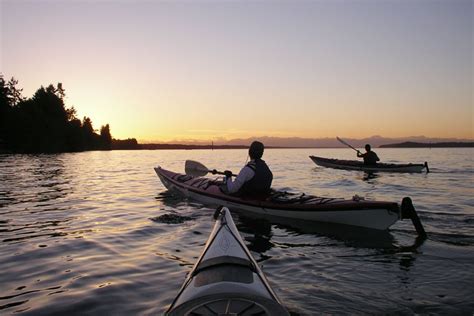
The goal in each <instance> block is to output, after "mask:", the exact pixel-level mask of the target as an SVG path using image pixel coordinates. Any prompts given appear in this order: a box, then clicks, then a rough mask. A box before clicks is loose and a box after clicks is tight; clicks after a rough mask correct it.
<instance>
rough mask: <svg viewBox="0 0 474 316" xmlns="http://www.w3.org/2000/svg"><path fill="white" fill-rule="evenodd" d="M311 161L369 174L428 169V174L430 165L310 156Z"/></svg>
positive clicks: (329, 166)
mask: <svg viewBox="0 0 474 316" xmlns="http://www.w3.org/2000/svg"><path fill="white" fill-rule="evenodd" d="M309 158H311V160H312V161H313V162H314V163H315V164H317V165H319V166H321V167H327V168H334V169H344V170H360V171H368V172H377V171H383V172H407V173H410V172H413V173H419V172H422V171H423V169H425V168H426V170H427V172H428V164H427V163H426V162H425V163H424V164H412V163H409V164H392V163H377V164H375V165H365V164H364V163H363V162H361V161H357V160H342V159H332V158H323V157H317V156H309Z"/></svg>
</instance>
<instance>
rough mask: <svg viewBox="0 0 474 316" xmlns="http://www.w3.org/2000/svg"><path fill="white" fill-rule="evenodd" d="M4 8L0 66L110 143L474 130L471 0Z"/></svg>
mask: <svg viewBox="0 0 474 316" xmlns="http://www.w3.org/2000/svg"><path fill="white" fill-rule="evenodd" d="M0 3H1V4H0V13H1V25H0V47H1V50H0V72H1V73H3V75H4V76H5V77H6V78H10V77H12V76H13V77H15V78H16V79H18V80H19V87H22V88H23V89H24V90H23V95H24V96H26V97H31V96H32V95H33V94H34V92H35V91H36V90H37V89H38V88H39V87H40V86H41V85H43V86H47V85H49V84H50V83H53V84H55V83H57V82H61V83H62V84H63V87H64V88H65V89H66V95H67V97H66V106H68V107H71V106H74V107H75V108H76V110H77V113H78V116H79V117H80V118H82V117H83V116H88V117H90V118H91V119H92V122H93V124H94V127H95V128H100V126H101V125H105V124H110V128H111V133H112V135H113V137H115V138H122V139H123V138H129V137H134V138H137V139H138V140H139V142H165V141H176V140H201V141H203V140H205V141H206V140H218V139H222V138H224V139H233V138H246V137H259V136H273V137H310V138H318V137H335V136H336V135H339V136H346V137H351V138H363V137H369V136H372V135H383V136H385V137H408V136H414V135H425V136H428V137H444V138H468V139H473V138H474V127H473V122H474V114H473V107H474V106H473V100H474V96H473V73H474V59H473V32H474V31H473V15H474V13H473V1H471V0H442V1H437V0H413V1H408V0H398V1H394V0H381V1H376V0H370V1H369V0H367V1H362V0H345V1H342V0H335V1H329V0H327V1H325V0H319V1H140V0H139V1H131V0H120V1H119V0H116V1H113V0H96V1H93V0H82V1H78V0H71V1H66V0H64V1H60V0H55V1H51V0H49V1H48V0H34V1H25V0H0Z"/></svg>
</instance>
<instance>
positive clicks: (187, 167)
mask: <svg viewBox="0 0 474 316" xmlns="http://www.w3.org/2000/svg"><path fill="white" fill-rule="evenodd" d="M184 172H185V173H186V174H187V175H190V176H193V177H202V176H205V175H206V174H208V173H212V174H222V175H224V174H225V173H224V172H223V171H217V170H216V169H213V170H210V169H208V168H207V167H206V166H204V165H203V164H202V163H200V162H198V161H194V160H186V162H185V164H184ZM232 176H233V177H237V175H236V174H232Z"/></svg>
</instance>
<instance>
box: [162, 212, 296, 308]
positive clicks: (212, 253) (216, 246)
mask: <svg viewBox="0 0 474 316" xmlns="http://www.w3.org/2000/svg"><path fill="white" fill-rule="evenodd" d="M215 217H217V218H216V223H215V225H214V229H213V230H212V232H211V235H210V236H209V238H208V240H207V243H206V246H205V248H204V251H203V252H202V254H201V256H200V257H199V259H198V260H197V262H196V264H195V265H194V267H193V269H192V270H191V272H190V273H189V274H188V276H187V278H186V280H185V282H184V284H183V286H182V287H181V290H180V291H179V293H178V295H177V296H176V298H175V299H174V301H173V303H172V304H171V306H170V307H169V309H168V311H167V312H166V314H167V315H170V316H171V315H195V316H198V315H235V316H237V315H242V316H245V315H248V316H250V315H262V316H264V315H268V316H270V315H289V313H288V312H287V311H286V309H285V308H284V307H283V306H282V304H281V302H280V300H279V299H278V297H277V296H276V294H275V293H274V292H273V290H272V289H271V287H270V285H269V284H268V281H267V280H266V278H265V276H264V275H263V272H262V270H260V268H259V266H258V264H257V262H256V261H255V260H254V259H253V257H252V255H251V254H250V252H249V250H248V249H247V247H246V246H245V244H244V242H243V240H242V238H241V237H240V234H239V232H238V230H237V228H236V227H235V224H234V222H233V220H232V216H231V214H230V211H229V210H228V209H227V208H221V209H220V210H218V211H216V214H215Z"/></svg>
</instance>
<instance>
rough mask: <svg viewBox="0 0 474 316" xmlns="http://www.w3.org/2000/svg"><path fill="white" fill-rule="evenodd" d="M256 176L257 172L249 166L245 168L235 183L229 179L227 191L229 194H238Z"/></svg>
mask: <svg viewBox="0 0 474 316" xmlns="http://www.w3.org/2000/svg"><path fill="white" fill-rule="evenodd" d="M254 175H255V172H254V171H253V170H252V169H251V168H249V167H247V166H245V167H243V168H242V170H240V172H239V174H238V175H237V177H236V178H235V180H234V181H232V178H227V191H228V192H229V193H236V192H237V191H239V190H240V188H241V187H242V185H243V184H244V183H245V182H247V181H249V180H250V179H252V178H253V176H254Z"/></svg>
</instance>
